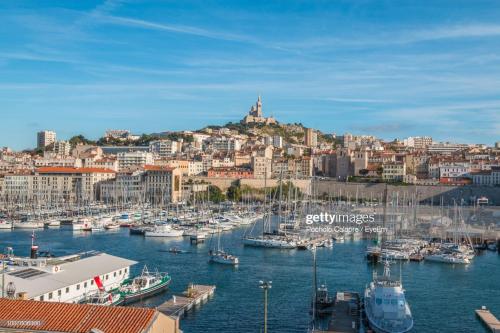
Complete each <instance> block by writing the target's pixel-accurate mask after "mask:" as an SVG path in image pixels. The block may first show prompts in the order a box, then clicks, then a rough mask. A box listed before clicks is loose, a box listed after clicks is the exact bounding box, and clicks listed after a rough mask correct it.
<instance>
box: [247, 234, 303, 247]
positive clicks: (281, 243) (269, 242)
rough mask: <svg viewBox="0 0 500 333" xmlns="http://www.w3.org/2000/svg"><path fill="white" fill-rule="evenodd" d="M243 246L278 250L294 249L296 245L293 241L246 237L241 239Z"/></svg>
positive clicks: (276, 238)
mask: <svg viewBox="0 0 500 333" xmlns="http://www.w3.org/2000/svg"><path fill="white" fill-rule="evenodd" d="M243 244H244V245H248V246H256V247H269V248H278V249H294V248H296V247H297V243H296V242H295V241H293V240H289V239H286V238H278V237H266V236H263V237H246V238H244V239H243Z"/></svg>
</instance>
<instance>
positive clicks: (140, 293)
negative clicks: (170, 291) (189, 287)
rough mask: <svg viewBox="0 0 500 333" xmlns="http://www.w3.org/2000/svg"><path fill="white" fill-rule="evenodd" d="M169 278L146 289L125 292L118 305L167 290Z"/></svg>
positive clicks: (137, 300)
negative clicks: (129, 292)
mask: <svg viewBox="0 0 500 333" xmlns="http://www.w3.org/2000/svg"><path fill="white" fill-rule="evenodd" d="M170 281H172V280H171V279H169V280H168V281H165V282H164V283H161V284H158V285H156V286H154V287H151V288H148V289H146V290H141V291H138V292H136V293H133V294H125V295H123V296H122V299H121V301H120V303H119V304H120V305H127V304H131V303H135V302H139V301H141V300H143V299H144V298H147V297H151V296H154V295H157V294H159V293H162V292H164V291H165V290H167V288H168V286H169V285H170Z"/></svg>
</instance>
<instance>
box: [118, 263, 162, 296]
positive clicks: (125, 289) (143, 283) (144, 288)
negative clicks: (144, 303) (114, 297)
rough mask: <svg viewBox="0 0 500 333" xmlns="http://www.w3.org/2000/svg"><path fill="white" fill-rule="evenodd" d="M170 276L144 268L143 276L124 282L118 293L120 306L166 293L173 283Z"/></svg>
mask: <svg viewBox="0 0 500 333" xmlns="http://www.w3.org/2000/svg"><path fill="white" fill-rule="evenodd" d="M171 280H172V279H171V278H170V275H168V274H167V273H160V272H158V271H156V272H154V273H151V272H149V270H148V268H147V267H146V266H144V268H143V269H142V273H141V275H139V276H137V277H135V278H133V279H129V280H127V281H125V282H124V284H122V285H121V286H120V287H119V288H118V292H119V294H120V296H121V302H120V304H130V303H133V302H137V301H140V300H142V299H144V298H146V297H150V296H153V295H156V294H159V293H161V292H163V291H165V290H166V289H167V288H168V285H169V284H170V282H171Z"/></svg>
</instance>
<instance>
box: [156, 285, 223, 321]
mask: <svg viewBox="0 0 500 333" xmlns="http://www.w3.org/2000/svg"><path fill="white" fill-rule="evenodd" d="M214 292H215V286H205V285H201V284H190V285H189V286H188V288H187V290H186V291H184V292H183V293H182V295H174V296H173V297H172V298H171V299H169V300H168V301H166V302H165V303H163V304H161V305H160V306H158V307H157V310H158V311H160V312H161V313H163V314H165V315H167V316H170V317H173V318H175V319H178V318H180V317H182V316H183V315H184V314H185V313H186V311H189V310H191V309H192V308H194V307H195V306H197V305H200V304H202V303H204V302H206V301H207V300H208V298H209V297H210V296H212V295H213V294H214Z"/></svg>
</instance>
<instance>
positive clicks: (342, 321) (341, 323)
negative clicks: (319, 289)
mask: <svg viewBox="0 0 500 333" xmlns="http://www.w3.org/2000/svg"><path fill="white" fill-rule="evenodd" d="M360 303H361V299H360V296H359V294H358V293H355V292H348V291H344V292H337V293H336V295H335V299H334V303H333V306H331V307H329V308H327V309H325V310H324V311H321V312H320V315H323V316H324V315H328V316H329V320H328V327H327V328H326V329H320V330H313V333H358V332H359V331H360V306H361V304H360Z"/></svg>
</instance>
